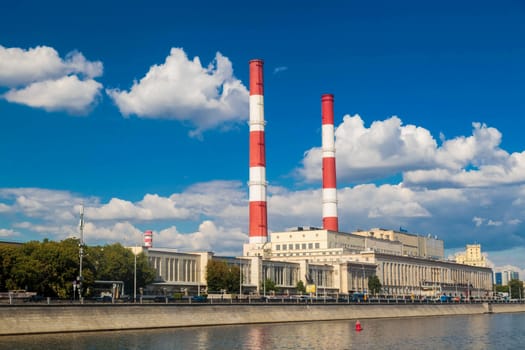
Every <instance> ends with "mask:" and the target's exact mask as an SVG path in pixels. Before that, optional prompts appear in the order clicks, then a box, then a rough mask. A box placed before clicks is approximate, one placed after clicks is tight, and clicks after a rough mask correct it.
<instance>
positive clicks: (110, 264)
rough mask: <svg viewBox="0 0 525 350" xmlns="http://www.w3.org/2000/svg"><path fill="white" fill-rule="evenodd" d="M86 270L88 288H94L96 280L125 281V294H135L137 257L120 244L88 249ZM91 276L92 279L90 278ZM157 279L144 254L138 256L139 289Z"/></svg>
mask: <svg viewBox="0 0 525 350" xmlns="http://www.w3.org/2000/svg"><path fill="white" fill-rule="evenodd" d="M84 270H85V271H86V273H87V275H88V276H87V277H88V278H85V280H84V283H85V286H86V287H94V281H95V280H101V281H123V282H124V286H125V288H126V290H125V291H124V292H125V293H128V294H129V295H132V294H133V285H134V278H135V256H134V255H133V252H132V251H131V250H130V249H128V248H126V247H123V246H122V245H121V244H119V243H115V244H111V245H105V246H93V247H87V248H86V259H85V265H84ZM89 275H91V276H92V277H91V278H90V277H89ZM154 279H155V270H154V269H153V268H152V267H150V266H149V264H148V260H147V257H146V255H145V254H144V253H140V254H138V255H137V288H140V287H143V286H146V285H147V284H149V283H151V282H153V281H154Z"/></svg>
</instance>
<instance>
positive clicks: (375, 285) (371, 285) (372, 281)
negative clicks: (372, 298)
mask: <svg viewBox="0 0 525 350" xmlns="http://www.w3.org/2000/svg"><path fill="white" fill-rule="evenodd" d="M381 287H382V286H381V282H379V278H378V277H377V276H376V275H373V276H370V278H368V291H369V293H370V294H373V295H376V294H378V293H379V292H380V291H381Z"/></svg>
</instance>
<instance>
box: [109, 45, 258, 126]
mask: <svg viewBox="0 0 525 350" xmlns="http://www.w3.org/2000/svg"><path fill="white" fill-rule="evenodd" d="M106 92H107V94H108V95H109V96H110V97H111V98H113V100H114V101H115V103H116V105H117V106H118V108H119V109H120V112H121V113H122V114H123V115H124V116H129V115H136V116H138V117H140V118H160V119H174V120H178V121H182V122H188V123H189V124H191V125H193V126H194V127H195V128H196V129H195V130H194V131H193V134H194V135H199V134H200V133H201V132H202V131H204V130H207V129H211V128H214V127H217V126H222V127H224V125H227V124H229V123H235V122H239V121H242V120H246V119H247V118H248V96H249V95H248V90H247V89H246V87H245V86H244V85H243V84H242V82H241V81H240V80H238V79H236V78H235V77H234V75H233V67H232V63H231V62H230V60H229V59H228V58H227V57H225V56H223V55H222V54H220V53H217V54H216V56H215V60H214V61H213V62H212V63H210V64H209V65H208V66H207V67H203V66H202V65H201V62H200V59H199V57H195V58H193V60H190V59H188V57H187V55H186V53H185V52H184V51H183V50H182V49H180V48H172V49H171V52H170V54H169V56H168V57H166V60H165V62H164V63H163V64H160V65H154V66H151V67H150V69H149V71H148V72H147V73H146V75H145V76H144V77H143V78H142V79H140V81H138V82H137V81H135V82H134V83H133V86H132V87H131V89H130V90H129V91H120V90H119V89H107V90H106Z"/></svg>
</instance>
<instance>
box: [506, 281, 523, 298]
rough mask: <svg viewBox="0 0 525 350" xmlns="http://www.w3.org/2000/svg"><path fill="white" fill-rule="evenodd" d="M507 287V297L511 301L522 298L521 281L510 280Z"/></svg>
mask: <svg viewBox="0 0 525 350" xmlns="http://www.w3.org/2000/svg"><path fill="white" fill-rule="evenodd" d="M508 287H509V289H510V293H509V297H510V298H511V299H518V298H523V297H524V295H523V282H522V281H520V280H516V279H513V280H510V281H509V285H508Z"/></svg>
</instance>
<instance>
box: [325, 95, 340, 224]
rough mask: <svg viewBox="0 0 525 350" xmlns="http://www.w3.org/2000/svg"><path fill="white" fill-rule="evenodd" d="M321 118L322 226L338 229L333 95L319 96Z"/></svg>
mask: <svg viewBox="0 0 525 350" xmlns="http://www.w3.org/2000/svg"><path fill="white" fill-rule="evenodd" d="M321 115H322V119H323V141H322V143H323V148H322V149H323V228H324V229H326V230H330V231H336V232H338V231H339V222H338V218H337V189H336V188H337V185H336V175H335V141H334V95H332V94H324V95H323V96H322V97H321Z"/></svg>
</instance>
